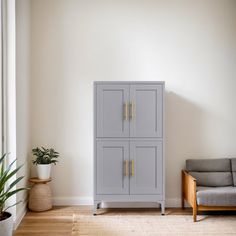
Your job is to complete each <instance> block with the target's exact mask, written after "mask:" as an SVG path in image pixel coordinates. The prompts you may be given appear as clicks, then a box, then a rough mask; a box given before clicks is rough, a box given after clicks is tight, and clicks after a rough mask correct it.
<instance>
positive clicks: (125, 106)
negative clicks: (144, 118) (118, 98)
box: [123, 102, 128, 120]
mask: <svg viewBox="0 0 236 236" xmlns="http://www.w3.org/2000/svg"><path fill="white" fill-rule="evenodd" d="M123 109H124V110H123V113H124V120H128V102H125V103H124V107H123Z"/></svg>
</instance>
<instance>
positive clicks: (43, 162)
mask: <svg viewBox="0 0 236 236" xmlns="http://www.w3.org/2000/svg"><path fill="white" fill-rule="evenodd" d="M32 153H33V155H34V156H36V159H35V160H33V164H35V165H36V166H37V173H38V178H39V179H49V178H50V176H51V166H52V165H51V164H52V163H53V164H56V163H57V162H58V161H57V158H58V157H59V153H58V152H56V151H55V150H54V149H53V148H49V149H48V148H44V147H41V148H38V147H37V148H34V149H32Z"/></svg>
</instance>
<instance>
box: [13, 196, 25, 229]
mask: <svg viewBox="0 0 236 236" xmlns="http://www.w3.org/2000/svg"><path fill="white" fill-rule="evenodd" d="M26 212H27V200H25V201H24V202H22V203H20V209H19V210H18V211H17V213H16V220H15V222H14V230H16V229H17V227H18V226H19V224H20V222H21V221H22V219H23V218H24V216H25V214H26Z"/></svg>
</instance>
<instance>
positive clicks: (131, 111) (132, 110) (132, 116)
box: [129, 102, 134, 120]
mask: <svg viewBox="0 0 236 236" xmlns="http://www.w3.org/2000/svg"><path fill="white" fill-rule="evenodd" d="M129 107H130V119H131V120H132V119H133V118H134V103H133V102H131V103H130V104H129Z"/></svg>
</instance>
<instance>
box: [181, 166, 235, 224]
mask: <svg viewBox="0 0 236 236" xmlns="http://www.w3.org/2000/svg"><path fill="white" fill-rule="evenodd" d="M196 189H197V182H196V179H195V178H194V177H193V176H191V175H190V174H189V173H188V172H187V171H186V170H182V209H184V203H185V202H184V201H185V200H186V201H187V202H188V203H189V205H190V206H191V207H192V208H193V222H196V221H197V212H198V211H235V210H236V207H232V206H230V207H225V206H222V207H221V206H201V205H197V194H196V192H197V191H196Z"/></svg>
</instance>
